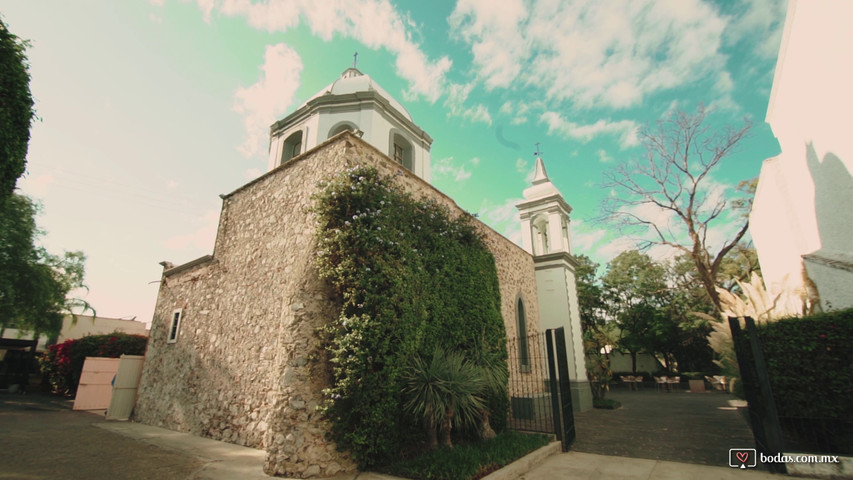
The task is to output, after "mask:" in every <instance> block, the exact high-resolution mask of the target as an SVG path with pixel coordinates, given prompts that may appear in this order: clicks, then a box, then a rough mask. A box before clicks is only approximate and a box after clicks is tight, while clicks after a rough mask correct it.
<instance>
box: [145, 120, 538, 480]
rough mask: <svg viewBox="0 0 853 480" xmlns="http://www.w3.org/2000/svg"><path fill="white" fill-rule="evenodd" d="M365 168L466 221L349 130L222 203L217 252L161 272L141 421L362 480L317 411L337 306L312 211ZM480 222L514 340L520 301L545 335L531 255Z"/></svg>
mask: <svg viewBox="0 0 853 480" xmlns="http://www.w3.org/2000/svg"><path fill="white" fill-rule="evenodd" d="M357 165H370V166H374V167H376V168H377V169H378V170H379V172H380V173H382V174H385V175H392V176H394V178H395V181H396V182H398V184H399V185H400V186H402V187H403V188H404V189H405V190H407V191H409V192H411V193H412V194H413V195H415V196H417V197H420V198H430V199H433V200H434V201H436V202H439V203H442V204H444V205H447V206H448V207H449V208H450V209H451V212H455V213H456V214H458V215H467V213H465V212H464V211H463V210H461V209H460V208H459V207H458V206H457V205H456V204H455V203H454V202H453V200H451V199H450V198H449V197H447V196H446V195H444V194H442V193H441V192H439V191H438V190H436V189H435V188H433V187H432V186H430V185H429V184H427V183H426V182H424V181H423V180H421V179H420V178H418V177H416V176H415V175H413V174H411V173H410V172H408V171H406V170H405V169H403V168H402V167H401V166H400V165H399V164H397V163H395V162H394V161H392V160H391V159H389V158H388V157H387V156H385V155H384V154H382V153H380V152H379V151H377V150H376V149H375V148H373V147H372V146H370V145H368V144H367V143H365V142H363V141H362V140H361V139H359V138H357V137H355V136H353V135H352V134H350V133H349V132H345V133H342V134H340V135H337V136H335V137H333V138H331V139H329V140H328V141H326V142H325V143H323V144H321V145H319V146H317V147H316V148H314V149H312V150H309V151H308V152H305V153H303V154H302V155H300V156H298V157H295V158H294V159H292V160H290V161H288V162H287V163H286V164H284V165H282V166H279V167H278V168H276V169H274V170H272V171H270V172H268V173H267V174H265V175H263V176H261V177H259V178H258V179H256V180H253V181H251V182H249V183H248V184H246V185H244V186H243V187H240V188H239V189H237V190H236V191H234V192H232V193H231V194H229V195H227V196H224V197H223V205H222V213H221V216H220V220H219V229H218V232H217V237H216V243H215V246H214V251H213V254H212V255H211V256H210V257H206V258H204V259H200V261H198V262H191V263H190V264H187V265H184V266H180V267H176V268H175V267H171V265H167V267H166V268H165V270H164V273H163V277H162V281H161V283H160V292H159V295H158V298H157V305H156V309H155V313H154V320H153V323H152V327H151V334H150V340H149V342H148V351H147V354H146V360H145V367H144V370H143V376H142V381H141V384H140V388H139V396H138V400H137V404H136V408H135V411H134V420H135V421H137V422H140V423H145V424H149V425H154V426H158V427H165V428H169V429H172V430H176V431H180V432H189V433H192V434H195V435H200V436H205V437H210V438H213V439H217V440H223V441H226V442H231V443H236V444H239V445H246V446H249V447H255V448H262V449H265V450H266V451H267V459H266V464H265V467H264V468H265V471H266V472H267V473H268V474H271V475H286V476H290V477H302V478H308V477H316V476H322V477H325V476H332V475H335V474H337V473H341V472H347V471H353V470H355V463H354V462H353V461H352V459H351V458H350V457H349V456H348V455H347V453H346V452H340V451H338V449H337V446H336V445H335V444H334V443H333V442H332V441H331V440H329V439H328V438H327V432H328V430H329V426H328V424H327V423H326V422H325V421H324V420H323V418H322V417H321V415H320V413H318V412H317V411H316V408H317V406H318V405H320V404H321V403H322V401H323V394H322V390H323V388H326V387H328V386H329V381H330V380H329V379H330V377H329V369H328V364H327V362H326V360H325V359H326V356H325V354H324V352H323V351H322V348H321V347H320V341H319V337H318V335H317V330H318V328H320V327H321V326H323V325H325V324H327V323H328V322H329V321H330V320H331V319H333V318H335V317H336V316H337V312H338V304H337V303H336V302H337V301H336V299H335V298H334V295H333V293H332V291H331V289H330V288H329V287H328V286H327V284H326V283H325V281H323V280H321V279H320V278H319V277H318V275H317V271H316V268H315V266H314V258H315V250H316V249H315V243H314V231H315V226H314V220H313V218H312V216H311V214H310V208H311V207H312V204H313V200H312V195H313V194H314V193H316V192H317V191H318V190H319V189H320V187H319V184H320V182H321V181H323V180H328V179H330V178H331V177H333V176H334V175H335V174H336V173H337V172H340V171H343V170H344V169H346V168H349V167H353V166H357ZM474 222H475V223H476V224H477V225H478V228H479V230H480V232H481V233H482V234H483V235H484V238H485V241H486V244H487V245H488V247H489V248H490V250H491V251H492V253H493V255H494V257H495V262H496V266H497V271H498V276H499V280H500V286H501V303H502V314H503V317H504V322H505V324H506V329H507V336H508V337H510V338H512V337H514V336H515V332H516V311H515V310H516V302H517V299H518V298H519V296H520V297H521V298H522V299H523V300H524V304H525V308H526V314H527V322H528V327H527V328H528V333H535V332H537V331H538V330H539V328H538V306H537V301H536V281H535V277H534V270H533V259H532V257H531V256H530V255H529V254H528V253H527V252H525V251H524V250H522V249H521V248H519V247H518V246H517V245H515V244H513V243H512V242H510V241H509V240H507V239H506V238H504V237H503V236H501V235H499V234H498V233H497V232H495V231H493V230H492V229H490V228H489V227H487V226H485V225H484V224H482V223H480V222H479V221H477V220H474ZM176 309H182V312H183V313H182V314H183V317H182V319H181V323H180V329H179V332H178V337H177V341H176V342H175V343H168V342H167V335H168V333H169V332H168V330H169V326H170V322H171V318H172V314H173V312H174V311H175V310H176Z"/></svg>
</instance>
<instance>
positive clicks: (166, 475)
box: [0, 392, 784, 480]
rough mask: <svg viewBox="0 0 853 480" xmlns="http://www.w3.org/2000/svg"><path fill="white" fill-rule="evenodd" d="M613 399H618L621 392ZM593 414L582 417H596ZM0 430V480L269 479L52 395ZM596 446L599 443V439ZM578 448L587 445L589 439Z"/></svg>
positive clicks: (613, 469) (540, 471)
mask: <svg viewBox="0 0 853 480" xmlns="http://www.w3.org/2000/svg"><path fill="white" fill-rule="evenodd" d="M640 395H644V393H643V392H640ZM678 395H680V394H673V396H672V398H671V399H670V401H672V402H677V401H680V400H679V399H678V398H677V397H678ZM614 397H620V398H621V396H620V395H619V394H616V395H614ZM722 397H723V396H720V398H722ZM638 398H640V397H638ZM631 404H632V403H631V402H628V405H629V406H628V409H627V410H626V411H629V412H631V411H636V410H635V409H636V408H637V407H636V406H633V407H632V406H630V405H631ZM724 411H725V410H724ZM618 412H619V411H618V410H617V411H616V412H607V413H611V414H612V413H618ZM596 415H597V414H596V413H591V414H590V415H588V416H590V417H593V418H597V417H596ZM608 418H609V420H608V419H607V418H600V419H598V420H599V422H600V423H599V426H601V425H608V424H612V423H613V420H614V419H616V418H619V417H615V416H610V417H608ZM592 426H593V424H592V423H591V422H590V421H586V422H581V423H580V424H579V428H582V429H587V428H592ZM602 428H603V427H602ZM668 428H669V427H668ZM0 432H2V434H0V452H2V453H0V479H4V480H5V479H16V480H17V479H21V480H24V479H27V480H36V479H44V480H48V479H50V480H54V479H71V480H76V479H81V480H82V479H86V480H92V479H94V480H98V479H111V480H112V479H115V480H125V479H127V480H147V479H157V480H159V479H191V480H226V479H240V480H262V479H268V478H271V477H267V476H266V475H264V473H263V471H262V465H263V461H264V452H263V451H260V450H255V449H251V448H246V447H241V446H238V445H232V444H228V443H223V442H218V441H215V440H210V439H205V438H200V437H195V436H192V435H188V434H184V433H177V432H172V431H170V430H164V429H161V428H155V427H149V426H146V425H140V424H137V423H131V422H107V421H106V420H104V418H103V416H102V415H99V414H94V413H89V412H75V411H72V410H71V402H70V401H68V400H62V399H57V398H55V397H47V396H40V395H13V394H0ZM635 434H638V432H633V431H631V432H628V433H627V434H626V435H623V437H624V438H623V439H622V441H623V442H624V443H631V435H635ZM601 441H603V439H601V438H600V439H599V440H597V442H601ZM579 444H585V445H587V446H589V445H594V444H595V442H593V441H590V442H579ZM739 446H740V445H739ZM531 463H532V466H531V465H530V464H531ZM716 464H717V465H721V464H722V465H724V464H725V463H724V462H717V463H716ZM531 467H532V469H530V468H531ZM492 475H493V476H490V477H489V480H497V479H499V480H510V479H524V480H566V479H607V480H619V479H625V480H648V479H685V478H687V479H690V480H710V479H723V480H725V479H729V478H731V479H735V478H738V479H743V478H746V479H771V478H772V479H774V480H779V478H780V477H779V476H771V475H770V474H769V473H766V472H760V471H742V470H735V469H732V468H728V467H722V466H706V465H691V464H687V463H676V462H670V461H661V460H650V459H642V458H627V457H614V456H606V455H599V454H592V453H585V452H580V451H577V450H575V451H572V452H569V453H563V454H556V455H552V456H550V457H547V458H545V459H544V460H542V459H537V460H536V461H534V462H528V465H525V467H524V468H522V469H516V470H513V469H512V468H507V469H502V470H500V471H498V472H495V473H494V474H492ZM782 478H784V477H782ZM335 479H336V480H397V479H395V477H391V476H387V475H380V474H375V473H359V474H350V475H342V476H339V477H335Z"/></svg>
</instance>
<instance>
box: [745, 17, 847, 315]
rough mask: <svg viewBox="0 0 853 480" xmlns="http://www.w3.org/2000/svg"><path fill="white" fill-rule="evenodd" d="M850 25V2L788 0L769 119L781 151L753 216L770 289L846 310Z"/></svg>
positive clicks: (765, 170)
mask: <svg viewBox="0 0 853 480" xmlns="http://www.w3.org/2000/svg"><path fill="white" fill-rule="evenodd" d="M851 20H853V3H851V2H837V1H833V0H808V1H802V0H790V1H789V4H788V14H787V18H786V21H785V29H784V33H783V37H782V44H781V47H780V49H779V58H778V60H777V63H776V74H775V77H774V79H773V90H772V92H771V95H770V102H769V105H768V108H767V117H766V120H767V123H769V124H770V126H771V128H772V129H773V133H774V134H775V135H776V137H777V139H778V140H779V145H780V147H781V149H782V153H781V154H780V155H779V156H777V157H774V158H770V159H767V160H765V161H764V165H763V166H762V168H761V175H760V177H759V182H758V190H757V191H756V194H755V203H754V205H753V209H752V214H751V215H750V232H751V234H752V237H753V240H754V242H755V246H756V249H757V250H758V257H759V260H760V262H761V270H762V273H763V275H764V281H765V284H766V286H767V288H768V290H769V291H770V292H771V293H774V294H776V293H779V292H781V291H783V290H785V289H786V288H788V289H800V290H803V291H807V290H808V288H807V287H810V286H811V282H813V286H814V288H811V290H812V292H814V289H815V288H816V290H817V292H816V293H817V295H819V297H820V302H821V306H822V307H823V309H827V308H832V309H840V308H848V307H853V177H851V172H853V135H851V128H850V126H851V120H850V119H849V114H850V112H851V111H853V93H851V85H853V61H851V60H850V54H849V52H848V51H847V50H848V48H849V47H850V46H851V45H853V29H851V28H850V21H851ZM804 273H807V277H806V276H805V275H804ZM809 279H810V281H811V282H810V281H809ZM786 284H787V286H786Z"/></svg>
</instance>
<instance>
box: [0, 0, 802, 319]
mask: <svg viewBox="0 0 853 480" xmlns="http://www.w3.org/2000/svg"><path fill="white" fill-rule="evenodd" d="M785 8H786V5H785V2H784V1H772V0H753V1H742V0H741V1H731V2H719V3H717V2H704V1H699V0H673V1H668V2H667V1H640V0H632V1H606V2H600V1H554V0H528V1H522V0H517V1H516V0H512V1H510V0H502V1H499V2H496V1H492V0H459V1H458V2H456V3H454V2H451V1H444V2H396V3H395V2H389V1H387V0H350V1H343V0H333V1H325V0H324V1H316V0H314V1H310V0H289V1H278V0H268V1H266V2H263V3H260V2H250V1H248V0H226V1H223V0H197V1H195V2H193V1H178V0H152V1H145V0H136V1H122V2H114V1H109V0H91V1H87V2H82V3H75V2H65V1H60V0H38V1H28V2H19V1H6V0H3V1H0V13H2V15H3V17H4V20H5V21H6V22H7V24H8V25H9V27H10V29H11V30H12V32H14V33H15V34H17V35H19V36H20V37H22V38H26V39H29V40H30V41H31V42H32V47H31V48H30V50H29V51H28V55H29V58H30V63H31V74H32V77H33V80H32V90H33V95H34V97H35V99H36V108H37V113H38V116H39V117H40V120H39V121H37V122H36V123H35V125H34V127H33V131H32V135H33V137H32V140H31V143H30V153H29V157H28V161H29V164H28V173H27V175H26V177H25V178H24V179H23V180H21V181H19V182H18V185H19V188H20V190H21V191H22V192H23V193H26V194H28V195H31V196H33V197H35V198H37V199H39V200H40V201H41V202H42V204H43V207H44V208H43V213H42V215H41V216H40V218H39V225H40V226H41V227H42V228H43V229H44V230H46V232H47V234H46V235H45V237H44V238H43V243H44V244H45V246H46V247H47V248H48V249H49V250H51V251H52V252H54V253H59V252H61V251H62V250H83V251H84V252H85V253H86V254H87V255H88V257H89V261H88V263H87V283H88V285H89V286H90V292H89V293H88V296H87V298H88V300H89V301H90V302H91V303H92V304H93V305H94V306H95V308H96V309H97V310H98V313H99V314H100V315H104V316H112V317H126V318H129V317H133V316H136V317H137V318H138V319H140V320H142V321H146V322H149V321H150V320H151V315H152V312H153V308H154V303H155V300H156V295H157V284H156V283H152V282H156V281H157V280H159V278H160V273H161V267H160V266H159V265H158V262H160V261H162V260H169V261H172V262H174V263H176V264H180V263H184V262H186V261H189V260H192V259H194V258H197V257H199V256H201V255H205V254H208V253H210V252H211V251H212V247H213V239H214V236H215V230H216V224H217V221H218V216H219V210H220V206H221V201H220V199H219V197H218V195H219V194H221V193H228V192H231V191H233V190H234V189H236V188H237V187H239V186H240V185H242V184H243V183H245V182H246V181H248V180H250V179H252V178H254V177H256V176H258V175H259V174H261V173H262V172H263V171H264V169H265V167H266V151H267V148H268V143H267V142H268V127H269V125H270V124H271V123H273V122H274V121H275V120H276V119H279V118H281V117H283V116H284V115H285V114H287V113H289V112H290V111H291V110H292V109H294V108H295V107H296V106H298V105H299V104H300V103H302V102H303V101H304V100H306V99H307V98H308V97H310V96H312V95H313V94H315V93H316V92H317V91H319V90H320V89H321V88H323V87H324V86H326V85H327V84H329V83H330V82H332V81H333V80H335V79H336V78H337V77H338V76H339V75H340V73H341V72H342V71H343V70H344V69H346V68H347V67H348V66H350V64H351V63H352V58H353V57H352V55H353V53H354V52H356V51H357V52H358V53H359V56H358V67H359V69H360V70H361V71H363V72H364V73H367V74H369V75H370V76H372V77H373V78H374V79H375V80H376V81H377V82H378V83H379V84H380V85H382V87H383V88H384V89H385V90H387V91H388V92H390V93H391V94H392V95H393V96H395V97H396V98H397V99H398V100H399V101H400V102H402V103H403V104H404V105H405V106H406V108H407V109H408V110H409V112H410V113H411V115H412V117H413V119H414V120H415V123H417V124H418V125H419V126H420V127H422V128H423V129H424V130H426V131H427V132H428V133H429V134H430V135H431V136H432V137H433V138H434V143H433V146H432V165H433V167H432V177H433V183H434V185H435V186H436V187H438V188H439V189H440V190H442V191H444V192H445V193H447V194H448V195H450V196H451V197H452V198H454V199H455V200H456V201H457V203H458V204H459V205H460V206H461V207H463V208H465V209H466V210H468V211H470V212H472V213H478V214H479V217H480V218H481V219H482V220H483V221H485V222H486V223H488V224H489V225H491V226H492V227H493V228H495V229H496V230H498V231H499V232H502V233H504V234H505V235H506V236H508V237H509V238H511V239H514V240H517V239H518V238H519V224H518V221H517V219H516V217H515V213H516V211H515V207H514V205H515V203H517V202H518V201H519V200H520V199H521V192H522V190H523V189H524V188H526V186H527V185H528V183H527V182H528V177H529V175H530V173H531V171H532V169H533V162H534V160H535V157H534V155H533V152H534V151H535V143H536V142H539V143H540V145H541V147H540V148H541V151H542V152H543V154H542V157H543V159H544V160H545V162H546V166H547V169H548V173H549V175H550V177H551V179H552V181H553V182H554V184H555V185H556V186H557V187H558V188H559V189H560V190H561V191H562V193H563V195H564V196H565V198H566V200H567V201H568V202H569V204H571V205H572V207H573V208H574V211H573V213H572V229H573V241H574V248H575V253H582V254H586V255H589V256H591V257H592V258H594V259H595V260H597V261H599V262H606V261H607V260H609V259H610V258H612V257H613V256H615V255H616V254H618V253H619V251H621V250H623V249H626V248H630V245H631V241H632V239H631V238H627V237H625V236H623V234H622V233H620V232H617V231H614V230H613V229H610V228H608V227H607V225H604V224H600V223H596V222H594V218H595V217H597V216H598V215H599V214H600V209H599V206H600V203H601V201H602V200H603V199H604V198H605V197H607V195H610V194H611V192H610V191H609V190H608V189H606V188H603V187H602V183H603V178H602V172H603V171H605V170H607V169H609V168H613V167H614V166H615V165H618V164H619V163H621V162H625V161H627V160H628V159H630V158H632V157H634V156H637V155H640V154H642V149H641V148H640V145H639V143H638V141H637V129H639V128H640V127H642V126H643V125H645V124H649V123H652V122H654V121H655V120H657V119H658V118H660V117H661V116H662V115H664V114H665V113H666V112H668V111H670V110H671V109H673V108H682V109H686V110H689V111H693V110H695V108H696V106H697V105H698V104H699V103H700V102H702V103H704V104H705V105H706V106H709V107H710V108H712V109H713V111H714V114H713V115H712V116H711V119H710V121H711V124H712V125H714V126H721V125H726V124H731V125H740V124H741V123H742V122H743V119H744V118H749V119H751V121H752V122H753V134H752V136H751V137H750V138H749V139H748V140H746V141H745V142H744V143H743V144H742V146H741V148H740V149H739V150H738V152H737V153H736V154H735V155H733V156H732V157H731V158H729V159H728V160H726V161H725V162H724V164H723V165H722V166H721V168H720V169H719V170H718V171H716V172H715V173H714V175H713V177H712V186H713V188H716V189H717V190H719V191H720V192H723V194H725V192H727V191H729V189H730V188H732V187H733V186H734V185H736V184H737V182H738V181H740V180H743V179H748V178H752V177H755V176H757V175H758V172H759V168H760V166H761V162H762V161H763V160H764V159H766V158H768V157H772V156H774V155H776V154H778V152H779V146H778V143H777V142H776V140H775V138H774V137H773V134H772V132H771V131H770V129H769V127H768V126H767V125H766V124H765V123H764V115H765V112H766V108H767V102H768V97H769V95H770V88H771V85H772V79H773V71H774V66H775V62H776V55H777V53H778V49H779V41H780V38H781V30H782V26H783V23H784V15H785ZM725 229H726V226H725V225H722V226H720V231H721V232H725Z"/></svg>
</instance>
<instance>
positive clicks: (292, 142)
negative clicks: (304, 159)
mask: <svg viewBox="0 0 853 480" xmlns="http://www.w3.org/2000/svg"><path fill="white" fill-rule="evenodd" d="M300 153H302V130H299V131H298V132H294V133H292V134H291V135H290V136H289V137H287V139H285V141H284V147H283V148H282V149H281V163H282V164H284V162H286V161H288V160H290V159H291V158H293V157H295V156H297V155H299V154H300Z"/></svg>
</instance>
